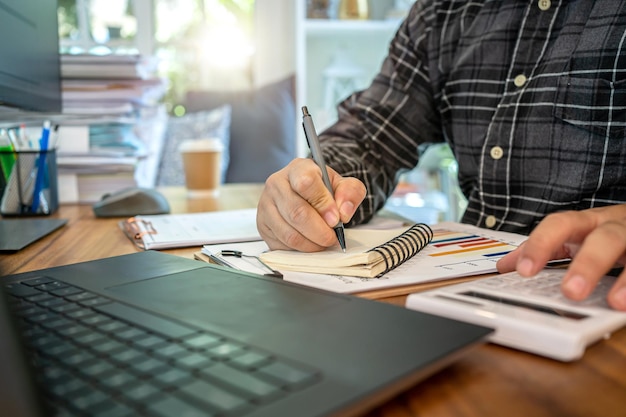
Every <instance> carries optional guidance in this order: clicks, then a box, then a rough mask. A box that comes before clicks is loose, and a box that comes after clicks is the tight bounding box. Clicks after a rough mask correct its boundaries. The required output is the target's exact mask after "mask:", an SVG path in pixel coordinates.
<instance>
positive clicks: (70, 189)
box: [57, 54, 167, 203]
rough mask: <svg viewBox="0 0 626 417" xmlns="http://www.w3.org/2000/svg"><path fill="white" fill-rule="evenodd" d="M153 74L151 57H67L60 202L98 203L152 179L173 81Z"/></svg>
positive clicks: (64, 58)
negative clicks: (163, 103)
mask: <svg viewBox="0 0 626 417" xmlns="http://www.w3.org/2000/svg"><path fill="white" fill-rule="evenodd" d="M155 73H156V61H155V59H154V58H153V57H143V56H141V55H113V54H111V55H88V54H80V55H62V56H61V77H62V97H63V117H61V118H60V119H59V123H58V124H59V127H58V131H57V135H58V143H59V145H58V161H57V162H58V167H59V191H60V193H59V194H60V196H59V201H60V202H61V203H93V202H95V201H98V200H99V199H100V198H101V197H102V196H103V195H104V194H107V193H110V192H114V191H117V190H120V189H122V188H126V187H133V186H143V187H151V186H153V185H154V181H155V178H156V164H155V163H154V161H153V160H154V159H155V158H157V159H158V155H159V154H160V149H161V146H162V144H161V143H160V142H162V138H163V133H164V130H165V124H166V122H167V116H166V115H165V112H164V111H162V110H161V109H160V105H159V100H160V99H161V98H162V97H163V95H164V94H165V91H166V87H167V84H166V82H165V81H164V80H163V79H161V78H159V77H157V76H156V75H155ZM155 129H156V130H155ZM146 165H147V166H149V167H150V168H146Z"/></svg>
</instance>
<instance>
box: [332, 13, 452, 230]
mask: <svg viewBox="0 0 626 417" xmlns="http://www.w3.org/2000/svg"><path fill="white" fill-rule="evenodd" d="M422 3H430V2H417V3H416V4H415V6H413V8H412V9H411V11H410V13H409V15H408V16H407V18H406V19H405V21H404V22H403V23H402V25H401V26H400V28H399V29H398V31H397V33H396V35H395V36H394V39H393V40H392V42H391V44H390V47H389V51H388V55H387V57H386V58H385V60H384V62H383V64H382V67H381V70H380V72H379V73H378V74H377V75H376V77H375V78H374V80H373V82H372V84H371V85H370V86H369V87H368V88H367V89H365V90H363V91H360V92H356V93H354V94H353V95H351V96H350V97H348V98H347V99H345V100H344V101H343V102H341V103H340V104H339V106H338V115H339V119H338V121H337V122H336V123H335V124H334V125H332V126H330V127H329V128H328V129H326V130H325V131H324V132H322V133H321V134H320V142H321V146H322V149H323V153H324V157H325V159H326V162H327V164H328V165H329V166H331V167H332V168H333V169H335V170H336V171H337V172H339V173H340V174H341V175H343V176H351V177H356V178H358V179H360V180H361V181H363V183H364V184H365V186H366V188H367V195H366V197H365V199H364V201H363V203H362V204H361V206H360V207H359V208H358V209H357V211H356V213H355V215H354V217H353V218H352V220H351V221H350V223H349V224H348V225H355V224H360V223H364V222H367V221H369V220H370V219H371V217H372V216H373V215H374V213H375V212H376V211H378V210H379V209H381V208H382V207H383V205H384V204H385V201H386V200H387V198H388V197H389V195H391V193H392V192H393V190H394V188H395V186H396V184H397V181H398V176H399V174H400V173H402V172H403V171H405V170H409V169H411V168H413V167H415V165H416V164H417V161H418V159H419V153H418V146H419V145H420V144H423V143H433V142H441V141H442V140H443V133H442V129H441V122H440V116H439V114H438V112H437V108H436V105H435V100H434V98H433V91H432V88H431V82H430V79H431V76H430V70H431V69H430V68H429V65H428V59H427V58H428V56H427V55H428V42H429V38H430V37H429V33H430V29H429V23H428V22H429V20H430V14H431V10H430V9H429V8H428V6H422Z"/></svg>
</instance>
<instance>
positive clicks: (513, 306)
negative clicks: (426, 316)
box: [406, 269, 626, 361]
mask: <svg viewBox="0 0 626 417" xmlns="http://www.w3.org/2000/svg"><path fill="white" fill-rule="evenodd" d="M565 272H566V271H565V269H545V270H543V271H542V272H540V273H539V274H537V275H536V276H534V277H532V278H524V277H522V276H520V275H518V274H517V273H516V272H511V273H508V274H501V275H496V276H493V277H489V278H483V279H478V280H475V281H470V282H465V283H462V284H454V285H450V286H444V287H441V288H437V289H434V290H429V291H424V292H420V293H415V294H411V295H409V296H408V297H407V301H406V307H407V308H410V309H413V310H418V311H422V312H426V313H431V314H435V315H439V316H444V317H449V318H453V319H457V320H462V321H466V322H470V323H475V324H479V325H483V326H487V327H491V328H493V329H494V330H495V332H494V333H493V334H492V335H491V336H490V338H489V340H490V341H491V342H493V343H497V344H500V345H504V346H508V347H512V348H516V349H520V350H524V351H527V352H531V353H535V354H538V355H542V356H547V357H550V358H553V359H557V360H560V361H572V360H576V359H579V358H580V357H582V355H583V354H584V352H585V349H586V347H587V346H589V345H590V344H592V343H594V342H596V341H598V340H600V339H602V338H608V337H609V336H610V334H611V333H612V332H614V331H616V330H618V329H620V328H621V327H622V326H624V325H626V312H619V311H616V310H613V309H611V308H610V307H609V306H608V304H607V302H606V295H607V293H608V291H609V289H610V288H611V285H612V284H613V282H614V280H615V278H613V277H609V276H606V277H604V278H602V280H601V281H600V283H599V284H598V286H597V288H596V289H595V290H594V292H593V293H592V294H591V295H590V296H589V298H588V299H586V300H584V301H581V302H576V301H571V300H569V299H567V298H565V296H563V294H562V293H561V279H562V277H563V275H564V274H565Z"/></svg>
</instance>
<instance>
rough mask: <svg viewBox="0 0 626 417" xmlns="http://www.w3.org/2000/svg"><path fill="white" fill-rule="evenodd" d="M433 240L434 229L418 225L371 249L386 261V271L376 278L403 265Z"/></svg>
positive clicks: (422, 224) (425, 225) (421, 224)
mask: <svg viewBox="0 0 626 417" xmlns="http://www.w3.org/2000/svg"><path fill="white" fill-rule="evenodd" d="M432 238H433V231H432V229H431V228H430V227H429V226H428V225H427V224H424V223H417V224H414V225H413V226H411V227H410V228H409V229H407V230H406V231H405V232H403V233H402V234H401V235H399V236H398V237H396V238H393V239H392V240H390V241H388V242H385V243H383V244H382V245H379V246H376V247H374V248H372V249H370V250H369V252H377V253H379V254H380V255H381V256H382V257H383V260H384V261H385V270H384V271H383V272H381V273H380V274H378V275H376V278H380V277H381V276H383V275H385V274H386V273H387V272H389V271H391V270H392V269H395V268H397V267H398V266H400V265H402V264H403V263H404V262H406V261H407V260H409V259H410V258H411V257H413V255H415V254H416V253H417V252H419V251H420V250H422V249H423V248H424V247H425V246H426V245H428V243H430V241H431V240H432Z"/></svg>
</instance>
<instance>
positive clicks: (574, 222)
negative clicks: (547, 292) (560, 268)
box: [516, 211, 597, 276]
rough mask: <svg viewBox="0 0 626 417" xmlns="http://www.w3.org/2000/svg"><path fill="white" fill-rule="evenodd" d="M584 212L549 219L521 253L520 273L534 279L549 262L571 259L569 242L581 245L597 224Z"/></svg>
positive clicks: (518, 267) (534, 231)
mask: <svg viewBox="0 0 626 417" xmlns="http://www.w3.org/2000/svg"><path fill="white" fill-rule="evenodd" d="M584 213H585V212H582V211H581V212H575V211H568V212H563V213H557V214H551V215H548V216H546V218H545V219H544V220H543V221H542V222H541V223H539V225H538V226H537V227H536V228H535V230H533V232H532V233H531V234H530V236H529V237H528V240H527V241H526V242H525V244H524V245H523V246H520V248H519V249H518V250H517V251H518V254H517V255H516V256H517V264H516V269H517V272H519V273H520V274H521V275H523V276H532V275H535V274H536V273H537V272H539V271H540V270H541V269H542V268H544V267H545V266H546V263H547V262H548V261H550V260H553V259H562V258H567V257H569V256H570V254H569V252H568V251H567V246H566V243H569V244H571V243H576V244H579V243H581V242H582V241H583V240H584V239H585V237H586V236H587V235H588V234H589V233H591V231H592V230H593V229H594V228H595V227H596V225H597V223H596V222H595V221H594V219H593V217H592V216H588V215H585V214H584Z"/></svg>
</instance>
